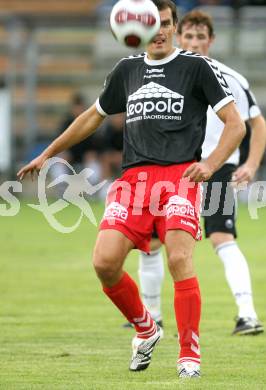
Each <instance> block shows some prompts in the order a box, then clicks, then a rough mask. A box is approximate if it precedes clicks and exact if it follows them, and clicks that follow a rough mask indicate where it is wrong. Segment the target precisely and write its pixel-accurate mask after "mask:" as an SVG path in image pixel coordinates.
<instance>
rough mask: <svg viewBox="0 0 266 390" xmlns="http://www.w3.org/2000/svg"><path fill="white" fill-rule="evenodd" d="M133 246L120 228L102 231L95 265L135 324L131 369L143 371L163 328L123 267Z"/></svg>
mask: <svg viewBox="0 0 266 390" xmlns="http://www.w3.org/2000/svg"><path fill="white" fill-rule="evenodd" d="M133 247H134V244H133V242H132V241H131V240H129V239H128V238H127V237H126V236H125V235H124V234H123V233H121V232H120V231H117V230H113V229H108V230H102V231H100V233H99V235H98V238H97V241H96V245H95V249H94V255H93V265H94V268H95V271H96V273H97V276H98V278H99V279H100V281H101V283H102V286H103V291H104V293H105V294H106V295H107V296H108V297H109V299H110V300H111V301H112V302H113V303H114V304H115V305H116V307H117V308H118V309H119V310H120V311H121V313H122V314H124V316H125V317H126V318H127V320H128V321H129V322H130V323H132V324H133V326H134V327H135V330H136V332H137V334H136V336H135V337H134V339H133V342H132V348H133V355H132V361H131V364H130V370H132V371H140V370H144V369H146V368H147V367H148V366H149V364H150V361H151V354H152V352H153V349H154V346H155V345H156V344H157V342H158V341H159V340H160V338H161V329H160V327H158V326H157V325H156V323H155V322H154V321H153V319H152V318H151V315H150V313H149V312H148V311H147V309H146V308H145V306H144V305H143V303H142V301H141V298H140V295H139V291H138V287H137V285H136V283H135V282H134V280H133V279H132V278H131V277H130V276H129V275H128V274H127V273H126V272H125V271H124V270H123V264H124V261H125V258H126V256H127V254H128V253H129V251H130V250H131V249H133Z"/></svg>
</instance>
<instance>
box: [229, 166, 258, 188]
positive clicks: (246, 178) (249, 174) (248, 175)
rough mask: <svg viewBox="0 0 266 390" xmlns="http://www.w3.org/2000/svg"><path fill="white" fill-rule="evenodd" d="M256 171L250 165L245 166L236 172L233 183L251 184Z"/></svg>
mask: <svg viewBox="0 0 266 390" xmlns="http://www.w3.org/2000/svg"><path fill="white" fill-rule="evenodd" d="M255 173H256V169H255V168H254V167H251V166H250V165H248V164H243V165H241V166H240V167H238V168H237V170H236V171H235V172H234V174H233V177H232V181H233V182H235V184H241V183H247V182H248V183H249V182H250V181H251V180H252V179H253V178H254V176H255Z"/></svg>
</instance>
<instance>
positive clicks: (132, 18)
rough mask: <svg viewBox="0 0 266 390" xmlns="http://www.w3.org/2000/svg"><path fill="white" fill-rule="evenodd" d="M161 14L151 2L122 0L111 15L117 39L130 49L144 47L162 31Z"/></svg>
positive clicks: (112, 28) (149, 0)
mask: <svg viewBox="0 0 266 390" xmlns="http://www.w3.org/2000/svg"><path fill="white" fill-rule="evenodd" d="M160 24H161V23H160V14H159V11H158V8H157V7H156V5H155V4H154V3H153V2H152V1H151V0H120V1H118V2H117V3H116V4H115V5H114V7H113V9H112V11H111V15H110V25H111V30H112V33H113V35H114V37H115V39H116V40H117V41H118V42H120V43H122V44H123V45H126V46H129V47H135V48H137V47H139V46H144V45H146V44H147V43H149V42H150V41H151V40H152V38H153V37H154V36H155V35H156V34H157V33H158V31H159V29H160Z"/></svg>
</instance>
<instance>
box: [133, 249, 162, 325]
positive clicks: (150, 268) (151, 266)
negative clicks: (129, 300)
mask: <svg viewBox="0 0 266 390" xmlns="http://www.w3.org/2000/svg"><path fill="white" fill-rule="evenodd" d="M163 278H164V264H163V256H162V253H161V250H160V249H158V250H156V251H152V252H150V255H147V254H146V253H144V252H140V256H139V279H140V288H141V293H142V298H143V303H144V305H145V306H146V307H147V309H148V310H149V312H150V313H151V316H152V318H153V319H154V320H155V321H160V320H161V319H162V313H161V287H162V283H163Z"/></svg>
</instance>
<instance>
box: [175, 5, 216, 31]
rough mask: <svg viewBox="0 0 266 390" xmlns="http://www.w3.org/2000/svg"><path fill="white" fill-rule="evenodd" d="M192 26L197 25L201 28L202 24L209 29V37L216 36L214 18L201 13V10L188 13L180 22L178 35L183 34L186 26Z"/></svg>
mask: <svg viewBox="0 0 266 390" xmlns="http://www.w3.org/2000/svg"><path fill="white" fill-rule="evenodd" d="M186 24H190V25H192V26H194V25H196V26H199V25H200V24H203V25H204V26H206V27H207V28H208V31H209V36H210V37H213V36H214V29H213V22H212V17H211V16H210V15H209V14H207V13H206V12H203V11H200V10H194V11H191V12H188V13H187V14H186V15H185V16H184V17H183V18H182V19H181V20H180V22H179V24H178V33H179V34H182V29H183V27H184V25H186Z"/></svg>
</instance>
